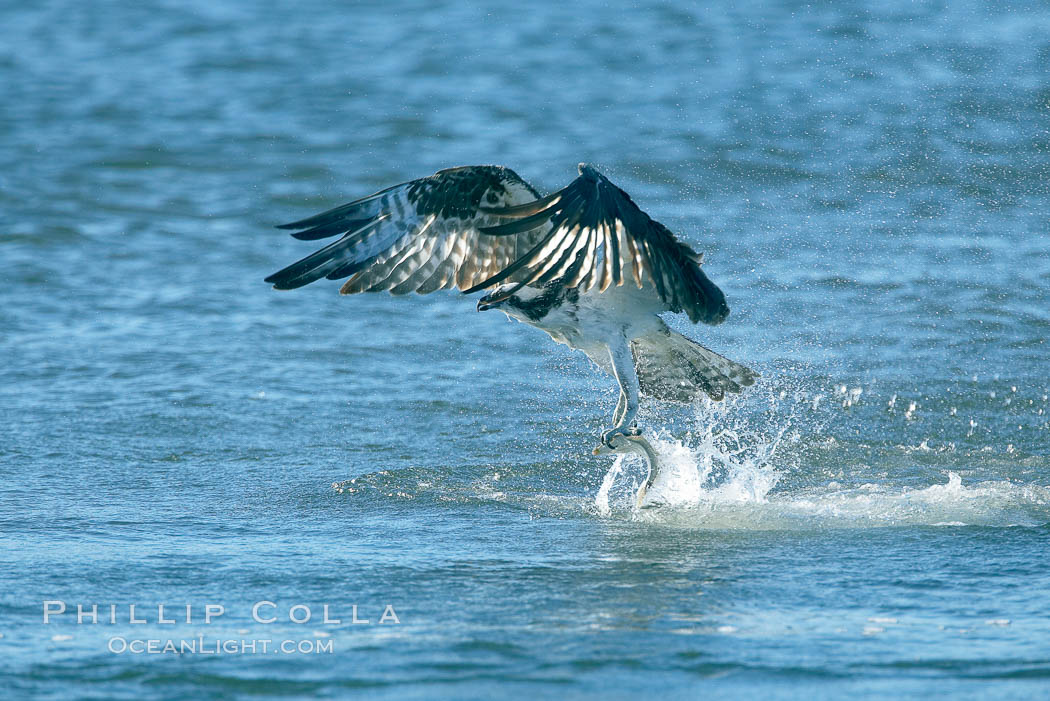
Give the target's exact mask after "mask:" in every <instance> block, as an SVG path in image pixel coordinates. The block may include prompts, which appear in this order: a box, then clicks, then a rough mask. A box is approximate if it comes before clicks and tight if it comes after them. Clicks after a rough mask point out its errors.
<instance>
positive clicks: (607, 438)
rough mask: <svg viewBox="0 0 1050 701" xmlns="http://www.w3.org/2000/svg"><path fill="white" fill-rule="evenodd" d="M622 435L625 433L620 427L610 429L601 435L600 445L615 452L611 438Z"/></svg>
mask: <svg viewBox="0 0 1050 701" xmlns="http://www.w3.org/2000/svg"><path fill="white" fill-rule="evenodd" d="M624 435H626V433H625V432H624V430H623V428H622V427H616V428H610V429H609V430H608V431H606V432H605V433H603V434H602V443H604V444H605V445H606V446H607V447H609V448H611V449H613V450H615V449H616V446H614V445H613V438H616V437H617V436H624Z"/></svg>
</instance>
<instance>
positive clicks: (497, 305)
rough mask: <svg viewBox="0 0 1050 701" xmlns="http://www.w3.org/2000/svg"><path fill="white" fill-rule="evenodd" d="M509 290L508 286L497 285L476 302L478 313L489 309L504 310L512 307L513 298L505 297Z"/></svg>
mask: <svg viewBox="0 0 1050 701" xmlns="http://www.w3.org/2000/svg"><path fill="white" fill-rule="evenodd" d="M509 289H510V286H509V285H497V286H496V287H495V288H493V290H492V291H491V292H489V293H488V294H487V295H485V296H484V297H482V298H481V299H479V300H478V311H479V312H484V311H487V310H489V309H504V310H506V308H507V307H510V306H513V304H514V302H513V301H511V300H513V299H514V296H513V295H511V296H509V297H508V296H507V294H506V292H507V290H509Z"/></svg>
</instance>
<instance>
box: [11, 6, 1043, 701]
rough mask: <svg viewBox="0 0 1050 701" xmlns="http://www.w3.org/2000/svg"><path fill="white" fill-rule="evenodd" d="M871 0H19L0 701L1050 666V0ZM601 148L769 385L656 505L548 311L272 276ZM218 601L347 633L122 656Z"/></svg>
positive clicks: (969, 676)
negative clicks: (448, 202) (606, 435)
mask: <svg viewBox="0 0 1050 701" xmlns="http://www.w3.org/2000/svg"><path fill="white" fill-rule="evenodd" d="M866 5H867V4H863V3H790V2H782V3H751V2H743V3H726V4H725V5H724V6H721V7H706V6H697V5H692V4H689V3H682V2H670V3H661V4H654V5H652V6H646V7H642V6H638V7H635V8H632V9H617V8H616V7H613V6H609V5H606V4H604V3H596V2H595V3H591V2H585V3H559V4H550V5H547V6H545V5H535V6H534V5H531V4H518V5H514V4H513V3H512V4H509V5H508V4H507V3H502V4H493V5H491V6H489V7H485V8H468V7H467V6H466V5H465V4H463V3H430V4H428V5H427V7H425V8H421V7H419V6H417V5H416V4H414V3H404V4H397V3H395V4H390V3H375V4H371V5H366V4H353V5H347V6H345V7H340V6H337V5H335V4H331V5H330V4H327V3H312V2H303V3H294V4H291V3H286V4H270V3H233V2H195V1H194V0H190V1H189V2H158V3H149V4H142V3H131V2H127V3H124V2H114V3H105V4H99V3H73V2H49V1H46V0H45V1H43V2H38V3H21V4H19V3H9V4H7V5H5V6H4V7H3V8H2V9H0V27H2V29H0V36H3V41H2V42H0V98H2V104H3V109H2V110H0V213H2V221H3V226H2V227H0V274H2V278H3V282H4V284H3V286H2V292H0V300H2V304H0V332H2V333H0V354H2V358H3V361H4V362H3V370H2V371H0V372H2V374H0V422H2V428H0V475H2V477H3V479H2V480H0V533H2V537H0V634H2V637H0V675H2V677H3V682H2V685H3V687H4V688H6V689H7V690H8V691H7V692H5V694H6V697H10V698H21V697H47V698H63V699H64V698H71V697H85V698H135V699H137V698H143V697H184V698H194V699H201V698H240V697H249V696H255V695H264V696H268V697H272V698H282V697H293V696H299V695H312V696H322V697H340V696H345V695H351V694H360V695H363V696H368V697H370V698H395V697H397V698H403V697H411V698H420V699H433V698H450V699H451V698H457V699H458V698H492V697H495V696H501V695H507V696H524V695H532V696H537V697H552V698H582V697H601V698H608V699H616V698H637V697H639V696H642V695H644V696H656V695H659V696H662V697H666V698H696V697H705V696H711V697H754V696H757V695H759V694H761V695H764V696H766V697H773V698H780V697H797V696H803V695H805V696H807V697H816V698H824V697H827V698H841V697H843V696H845V695H847V694H848V695H850V696H856V697H882V696H896V697H902V696H903V697H907V696H915V695H929V694H932V693H934V692H937V693H941V694H949V695H952V696H955V697H959V698H965V697H972V698H986V697H988V696H1000V697H1008V698H1015V697H1028V696H1040V695H1042V694H1044V693H1045V690H1046V688H1047V684H1048V683H1050V567H1048V565H1047V552H1048V547H1050V530H1048V523H1050V463H1048V457H1047V456H1048V452H1050V423H1048V422H1050V402H1048V399H1047V396H1048V393H1050V380H1048V379H1047V369H1048V362H1047V351H1048V348H1047V342H1046V339H1047V336H1048V334H1050V311H1048V309H1050V255H1048V252H1050V239H1048V235H1050V216H1048V212H1050V186H1048V183H1050V38H1048V37H1050V11H1048V10H1047V8H1046V5H1045V4H1041V3H1034V2H1033V3H1026V2H1019V3H1010V4H1009V5H1006V4H1000V3H988V4H984V3H977V2H967V1H963V2H953V3H935V2H884V3H877V4H874V5H870V6H869V7H868V8H867V9H865V6H866ZM873 8H874V9H873ZM579 161H589V162H593V163H596V164H597V165H598V166H599V167H600V168H601V169H602V170H603V171H604V172H605V173H606V174H607V175H609V177H611V178H612V179H613V180H614V181H615V182H616V183H618V184H619V185H620V186H622V187H624V188H625V189H626V190H627V191H628V192H630V193H631V194H632V195H633V196H634V198H635V200H636V201H637V202H638V203H639V204H640V205H641V206H642V207H643V208H645V209H646V210H647V211H648V212H649V213H650V214H652V215H653V216H654V217H656V218H658V219H660V220H661V221H663V222H664V223H665V224H667V225H668V226H670V227H671V228H672V229H673V230H674V231H676V232H678V233H679V234H680V235H681V236H682V237H683V238H684V239H686V240H688V241H689V242H690V243H692V244H693V245H694V246H695V247H696V248H697V249H699V250H702V251H704V252H705V253H706V261H707V262H706V268H705V269H706V270H707V271H708V274H709V275H710V276H711V277H712V279H714V280H715V281H716V282H717V283H718V284H719V285H720V286H721V287H722V288H723V289H724V290H725V291H726V294H727V296H728V299H729V304H730V306H731V308H732V310H733V311H732V314H731V316H730V318H729V320H728V321H727V322H726V323H725V324H723V325H722V326H719V327H717V328H710V327H703V328H686V326H687V325H686V324H683V323H682V322H678V326H679V328H680V330H684V331H685V332H686V333H689V334H691V335H692V336H693V337H695V338H698V339H701V340H702V341H703V342H704V343H705V344H707V345H709V346H711V347H712V348H714V349H715V350H717V351H719V352H721V353H724V354H726V355H728V356H730V357H732V358H734V359H737V360H739V361H741V362H744V363H746V364H748V365H750V366H752V367H754V368H756V369H757V370H758V371H759V372H760V373H761V374H762V379H761V380H760V381H759V383H758V384H757V385H756V386H754V387H753V388H751V390H750V391H749V392H748V393H747V394H745V395H744V396H742V397H739V398H736V399H733V400H731V401H728V402H726V403H724V404H723V405H714V404H711V403H705V404H702V405H698V406H694V407H688V408H682V407H675V406H659V405H649V406H647V407H646V408H645V411H644V412H643V415H642V418H643V420H644V424H645V425H646V426H647V428H648V429H649V430H651V431H653V432H654V434H658V436H659V437H658V439H656V444H657V447H658V448H659V450H660V451H661V454H662V455H664V456H665V459H666V460H667V464H668V465H669V466H671V468H672V469H671V470H670V472H669V476H668V478H667V480H666V481H665V482H664V483H662V484H661V485H659V489H660V490H661V493H662V495H663V498H664V499H665V500H666V501H668V502H669V503H670V506H667V507H664V508H659V509H646V510H643V511H637V510H636V509H634V508H633V503H634V497H633V493H634V490H635V488H636V487H637V486H638V485H639V484H640V483H641V481H642V479H643V478H644V471H645V467H644V465H643V464H641V463H640V462H638V461H637V460H636V459H633V458H632V459H622V458H614V457H610V456H594V455H592V454H591V449H592V448H593V447H594V446H595V444H596V437H597V435H598V434H599V432H600V431H601V430H602V428H603V427H604V426H605V425H606V424H607V422H608V418H609V416H610V414H611V411H612V407H613V405H614V403H615V395H614V387H613V382H612V381H611V380H610V379H609V378H607V377H603V376H600V375H598V374H596V373H595V371H594V370H593V369H592V368H591V367H590V365H589V364H588V362H587V361H586V359H585V358H583V357H582V356H580V355H578V354H572V353H570V352H569V351H567V350H566V349H565V348H564V347H561V346H555V345H554V344H552V343H550V341H549V340H548V339H547V338H546V336H544V335H543V334H541V333H540V332H538V331H535V330H533V329H530V328H528V327H525V326H523V325H520V324H515V323H511V322H509V321H507V320H506V319H505V318H504V317H503V316H502V315H501V314H496V313H488V314H477V313H475V311H474V304H473V302H472V301H471V300H468V299H464V298H462V296H460V295H458V294H456V293H444V294H434V295H430V296H427V297H415V296H410V297H404V298H393V297H389V296H386V295H362V296H357V297H340V296H339V295H338V294H337V293H336V292H337V285H336V284H335V283H326V284H316V285H312V286H310V287H307V288H304V289H302V290H298V291H296V292H292V293H278V292H275V291H273V290H271V289H270V288H269V287H268V286H267V285H266V284H264V283H263V282H262V278H263V277H265V276H266V275H267V274H269V273H271V272H273V271H274V270H276V269H277V268H279V267H282V266H283V265H285V264H287V263H288V262H290V261H292V260H294V259H295V258H297V257H299V256H301V255H304V254H305V253H307V252H308V251H309V250H311V249H310V248H309V244H304V243H302V242H298V241H295V240H293V239H291V238H289V237H287V236H286V235H285V234H284V233H283V232H278V231H276V230H274V229H272V225H273V224H275V223H279V222H282V221H288V220H291V219H296V218H300V217H302V216H305V215H308V214H310V213H313V212H315V211H318V210H320V209H322V208H327V207H330V206H335V205H337V204H339V203H341V202H343V201H346V200H348V199H351V198H354V197H357V196H361V195H364V194H367V193H369V192H372V191H374V190H376V189H378V188H380V187H384V186H386V185H389V184H392V183H395V182H400V181H403V180H407V179H411V178H415V177H419V176H422V175H427V174H429V173H432V172H433V171H435V170H437V169H439V168H443V167H447V166H451V165H458V164H464V163H501V164H506V165H509V166H511V167H513V168H514V169H515V170H517V171H518V172H519V173H520V174H521V175H523V176H524V177H526V178H527V179H529V180H530V181H532V182H533V183H534V184H536V185H537V187H539V188H540V189H544V190H547V191H551V190H554V189H556V188H559V187H561V186H563V185H564V184H566V183H568V182H569V181H570V180H571V179H572V178H573V177H574V175H575V165H576V163H577V162H579ZM49 600H53V601H61V602H64V603H65V604H66V605H67V609H68V610H67V612H66V613H64V614H58V615H56V616H55V617H54V618H53V619H52V620H51V622H50V623H48V624H44V623H43V616H42V611H43V606H44V604H43V602H44V601H49ZM266 601H269V602H273V604H274V606H273V607H266V606H264V608H263V609H262V612H263V614H266V613H268V612H273V615H274V616H276V618H277V620H276V621H274V622H273V623H259V622H257V621H255V620H253V619H252V615H251V613H252V607H253V605H254V604H256V603H258V602H266ZM132 603H135V604H137V606H138V610H139V614H138V617H144V618H145V620H146V623H142V624H138V623H132V622H131V621H130V616H129V610H128V605H129V604H132ZM78 604H80V605H82V606H84V607H88V608H90V606H91V605H92V604H98V605H99V606H100V609H99V611H100V614H99V622H98V623H97V624H91V623H90V622H88V621H89V620H90V619H88V620H87V621H84V622H82V623H81V624H77V620H76V613H75V610H76V606H77V605H78ZM158 604H165V605H166V607H167V609H168V611H169V612H170V611H171V610H173V609H174V610H175V611H177V612H179V613H178V616H177V618H178V620H177V621H176V622H175V623H170V624H168V623H162V622H160V621H159V620H158V619H159V616H158V611H157V606H158ZM110 605H116V606H117V608H116V613H115V614H114V615H115V620H116V622H115V623H110V622H109V616H110V608H109V607H110ZM186 605H190V607H191V621H190V622H189V623H187V622H185V620H184V619H185V610H184V609H185V606H186ZM207 605H221V606H223V607H224V611H225V612H224V613H223V615H221V616H218V617H217V618H215V620H213V621H211V622H210V623H205V622H204V620H203V618H204V615H205V607H206V606H207ZM297 605H302V606H308V607H310V610H311V619H310V620H309V621H307V622H305V623H302V624H297V623H294V622H292V621H290V620H289V618H290V616H291V615H294V616H295V617H298V618H301V617H302V614H303V610H302V609H298V610H296V611H291V609H292V607H295V606H297ZM324 605H328V606H329V608H330V611H329V612H330V618H334V619H338V620H340V623H326V622H324V620H323V617H322V607H323V606H324ZM354 606H356V607H357V613H356V616H357V618H358V619H359V620H363V619H368V621H369V623H368V624H364V623H356V624H355V623H353V622H352V619H353V617H354V615H355V614H354V613H353V611H354V608H353V607H354ZM388 606H389V607H391V610H392V611H394V612H395V615H396V617H397V620H398V621H399V623H395V622H393V621H391V620H389V617H388V618H387V620H386V621H385V622H384V623H383V624H380V623H379V619H380V618H381V617H382V616H383V614H384V613H385V612H386V609H387V607H388ZM143 612H144V613H143ZM263 617H264V618H269V616H265V615H264V616H263ZM198 636H199V637H201V638H202V639H205V640H210V641H214V640H216V639H233V640H252V639H273V640H275V641H280V640H285V639H290V640H294V641H298V642H302V641H306V642H307V643H310V644H312V645H313V646H314V647H321V648H322V649H321V651H320V652H316V651H315V652H314V653H297V654H247V653H246V654H203V653H200V652H198V653H196V654H183V655H175V654H146V653H143V654H136V653H133V652H131V651H124V652H111V649H112V648H113V645H114V644H113V640H114V639H115V638H120V639H125V640H136V639H161V640H166V639H169V638H173V639H176V640H181V639H190V638H196V637H198ZM322 643H323V644H325V645H327V644H328V643H331V645H332V650H331V651H330V652H328V651H325V650H324V649H323V645H321V644H322Z"/></svg>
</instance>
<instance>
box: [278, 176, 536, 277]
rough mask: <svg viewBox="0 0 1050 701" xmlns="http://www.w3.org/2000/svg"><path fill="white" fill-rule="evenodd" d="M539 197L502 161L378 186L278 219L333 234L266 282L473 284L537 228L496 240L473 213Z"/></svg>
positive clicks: (486, 217) (525, 244)
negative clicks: (322, 208)
mask: <svg viewBox="0 0 1050 701" xmlns="http://www.w3.org/2000/svg"><path fill="white" fill-rule="evenodd" d="M538 197H539V194H538V193H537V192H536V190H535V189H533V187H532V186H531V185H529V184H528V183H527V182H525V181H524V180H522V179H521V178H520V177H519V176H518V174H517V173H515V172H514V171H512V170H510V169H509V168H503V167H501V166H463V167H460V168H450V169H448V170H442V171H439V172H437V173H435V174H434V175H432V176H430V177H427V178H420V179H419V180H413V181H411V182H407V183H402V184H401V185H395V186H393V187H390V188H387V189H385V190H380V191H379V192H377V193H375V194H374V195H370V196H368V197H365V198H364V199H360V200H357V201H355V202H351V203H349V204H344V205H342V206H341V207H336V208H335V209H332V210H329V211H327V212H323V213H321V214H318V215H316V216H313V217H309V218H308V219H303V220H302V221H297V222H292V223H291V224H283V225H281V226H280V227H278V228H280V229H294V230H296V231H295V233H293V234H292V236H294V237H295V238H298V239H303V240H305V241H313V240H317V239H323V238H329V237H331V236H340V237H341V238H339V240H337V241H335V242H334V243H332V244H330V245H328V246H325V247H324V248H322V249H321V250H319V251H317V252H316V253H313V254H311V255H309V256H307V257H306V258H303V259H302V260H300V261H298V262H296V263H293V264H292V265H289V266H288V267H287V268H284V269H283V270H279V271H278V272H276V273H274V274H273V275H271V276H269V277H268V278H266V282H270V283H273V286H274V287H276V288H277V289H280V290H290V289H294V288H296V287H302V286H303V285H308V284H309V283H311V282H314V281H315V280H320V279H321V278H328V279H329V280H339V279H342V278H347V277H349V278H350V279H349V280H347V281H346V283H345V284H344V285H343V287H342V290H341V291H342V292H343V293H344V294H351V293H355V292H366V291H376V290H390V292H392V293H394V294H404V293H407V292H419V293H427V292H433V291H434V290H441V289H449V288H452V287H458V288H459V289H461V290H465V289H468V288H470V287H473V286H475V285H477V284H478V283H479V282H480V281H482V280H484V279H485V278H488V277H491V276H493V275H495V274H496V273H498V272H500V271H501V270H503V269H504V268H506V267H507V266H508V265H510V264H511V263H512V262H513V261H514V260H516V259H517V258H518V257H519V256H520V255H522V253H524V252H525V251H527V250H529V247H530V246H531V242H532V239H533V238H535V237H536V235H538V233H539V232H538V231H534V232H527V231H526V232H523V233H522V234H519V235H516V236H507V237H497V236H485V235H482V234H480V233H479V227H481V226H485V225H490V224H495V223H497V222H498V221H499V220H498V219H496V218H495V217H494V216H492V215H490V214H486V213H483V212H481V211H479V208H480V207H481V206H482V205H485V206H489V207H495V208H503V207H514V206H517V205H522V204H524V203H527V202H532V201H535V200H536V199H537V198H538Z"/></svg>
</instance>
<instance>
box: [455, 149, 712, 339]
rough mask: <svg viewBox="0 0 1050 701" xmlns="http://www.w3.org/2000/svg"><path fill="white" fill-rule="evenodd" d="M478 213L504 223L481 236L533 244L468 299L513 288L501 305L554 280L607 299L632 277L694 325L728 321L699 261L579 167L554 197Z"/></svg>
mask: <svg viewBox="0 0 1050 701" xmlns="http://www.w3.org/2000/svg"><path fill="white" fill-rule="evenodd" d="M481 212H483V213H487V214H491V215H493V216H496V217H499V218H500V220H501V221H502V223H500V224H497V225H495V226H484V225H482V226H480V231H481V233H482V234H486V235H488V236H491V237H496V238H499V237H504V236H505V237H509V238H512V239H513V238H516V237H519V236H521V235H522V234H523V233H526V232H530V243H532V241H533V240H534V241H535V243H532V245H531V248H528V249H527V251H526V252H525V253H524V254H523V255H521V256H520V257H518V258H517V259H515V260H514V261H513V262H511V263H509V265H506V266H505V267H503V269H502V270H500V271H499V272H497V273H496V274H495V275H492V276H491V277H488V278H486V279H484V280H482V281H480V282H478V283H477V284H475V285H474V286H473V287H470V288H468V289H467V290H466V292H474V291H476V290H480V289H483V288H485V287H489V286H491V285H494V284H496V283H499V282H503V281H508V282H517V285H516V286H514V287H509V288H508V289H507V290H505V291H504V292H503V294H501V295H500V296H499V298H505V297H509V296H510V295H512V294H514V292H516V291H517V290H518V289H519V288H520V287H521V286H523V285H532V286H539V285H542V284H543V283H546V282H548V281H550V280H557V279H561V282H562V284H564V285H566V286H568V287H579V288H583V289H590V288H592V287H594V286H595V285H598V289H599V291H601V292H604V291H605V290H606V289H607V288H608V287H609V285H622V284H623V283H624V278H625V277H626V276H627V275H631V276H632V277H633V278H634V282H635V284H636V285H637V286H638V287H639V288H641V287H643V286H644V285H646V284H652V285H653V286H654V287H655V289H656V292H657V294H658V295H659V296H660V299H661V300H663V302H664V303H665V304H667V306H668V309H669V310H670V311H674V312H682V311H684V312H686V313H687V314H688V315H689V318H690V319H691V320H692V321H693V322H697V321H703V322H706V323H708V324H718V323H720V322H721V321H723V320H724V319H725V318H726V316H728V315H729V307H728V306H727V305H726V300H725V295H724V294H722V291H721V290H720V289H718V287H717V286H716V285H715V284H714V283H713V282H711V281H710V280H709V279H708V278H707V275H705V274H704V272H703V271H702V270H701V269H700V263H701V261H702V260H703V256H702V255H701V254H698V253H696V251H694V250H693V249H692V248H690V247H689V246H688V245H686V244H685V243H682V242H681V241H679V240H678V239H676V238H675V237H674V235H673V234H672V233H671V232H670V231H669V230H668V229H667V227H665V226H664V225H663V224H661V223H660V222H658V221H655V220H653V219H651V218H650V217H649V215H647V214H646V213H645V212H643V211H642V210H641V209H639V208H638V205H636V204H635V203H634V202H633V201H632V200H631V198H630V197H629V196H628V195H627V193H626V192H624V191H623V190H621V189H620V188H618V187H616V186H615V185H613V184H612V183H611V182H610V181H609V180H608V178H606V177H605V176H603V175H602V174H601V173H599V172H598V171H597V170H595V169H594V168H592V167H590V166H588V165H585V164H583V163H581V164H580V177H578V178H577V179H576V180H574V181H573V182H572V183H570V184H569V186H568V187H566V188H565V189H563V190H560V191H559V192H556V193H554V194H553V195H550V196H548V197H544V198H543V199H538V200H536V201H534V202H529V203H526V204H520V205H513V206H510V207H503V208H500V207H498V206H493V205H489V204H488V203H484V204H482V206H481ZM537 227H541V228H540V229H539V233H538V234H537V233H536V230H537ZM499 298H497V299H496V300H495V301H498V300H499Z"/></svg>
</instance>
